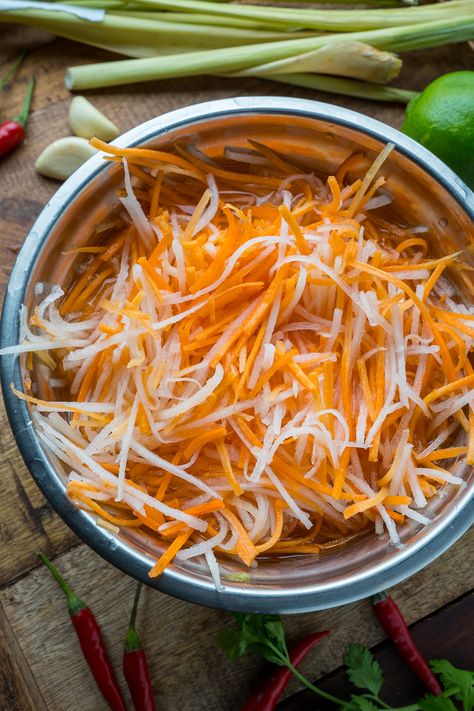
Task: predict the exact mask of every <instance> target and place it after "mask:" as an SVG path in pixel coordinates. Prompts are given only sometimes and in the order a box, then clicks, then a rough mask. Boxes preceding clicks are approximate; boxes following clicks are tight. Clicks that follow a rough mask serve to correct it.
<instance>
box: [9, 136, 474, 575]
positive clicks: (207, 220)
mask: <svg viewBox="0 0 474 711" xmlns="http://www.w3.org/2000/svg"><path fill="white" fill-rule="evenodd" d="M249 143H250V146H251V149H250V150H249V151H248V154H247V153H245V152H244V151H241V152H240V153H239V152H238V151H237V152H235V151H234V155H237V157H240V159H239V160H238V159H237V158H236V159H235V160H231V159H230V158H228V157H227V151H226V152H225V154H224V158H223V160H221V158H220V157H219V155H218V154H216V152H215V151H214V149H213V154H212V156H210V157H207V156H206V155H204V154H202V153H200V152H199V150H197V149H196V148H195V147H193V146H190V145H179V146H175V147H174V150H171V151H168V150H155V149H151V148H150V149H149V148H125V149H123V148H119V147H117V146H112V145H107V144H105V143H103V142H101V141H98V140H97V139H94V140H93V145H94V146H95V147H96V148H97V149H99V150H101V151H103V152H104V154H106V157H107V160H112V161H114V163H115V164H116V165H117V166H118V165H119V164H120V163H123V164H124V166H125V163H126V165H127V170H128V173H127V175H129V176H130V178H131V181H129V180H128V177H127V180H126V181H125V184H124V189H122V188H121V189H120V191H119V194H118V196H119V197H125V198H129V199H128V200H126V204H127V210H128V214H125V213H124V212H123V213H122V212H120V213H119V214H117V212H116V211H114V213H113V215H112V216H111V217H110V219H108V220H106V221H105V222H103V223H101V225H99V226H98V228H97V230H94V232H93V234H91V235H90V240H89V241H90V245H89V246H88V245H83V244H82V243H81V244H80V246H77V247H74V249H72V250H70V254H71V259H73V263H72V264H73V266H72V269H71V271H70V274H69V276H68V278H69V280H70V281H69V282H68V283H66V284H64V285H63V288H64V292H65V293H64V295H62V292H60V291H59V290H56V293H53V292H52V291H51V288H50V287H48V289H47V290H46V291H45V293H44V294H43V295H42V294H41V293H39V295H38V299H37V301H38V303H37V305H36V306H35V308H34V309H33V311H32V313H31V314H30V317H29V320H28V324H27V325H28V326H29V329H30V331H28V328H26V327H25V329H24V332H25V333H26V336H25V341H24V343H23V344H22V345H21V346H20V347H19V352H25V353H26V354H27V357H26V366H27V369H28V370H29V371H31V378H30V379H29V380H27V379H25V392H20V391H19V390H17V389H16V388H15V387H13V386H12V390H13V392H14V393H15V394H16V395H17V396H18V397H19V398H21V399H22V400H24V401H26V402H27V403H28V405H29V407H30V408H31V411H32V418H33V419H34V423H35V426H36V427H37V428H38V430H39V432H40V433H41V438H42V441H43V442H44V443H45V445H46V446H48V447H49V448H50V449H51V451H52V452H53V453H54V456H55V457H58V458H59V459H60V460H62V461H63V462H64V463H65V465H66V466H68V467H69V468H70V470H71V475H70V479H69V481H68V487H67V492H68V495H69V496H70V497H71V500H72V501H73V502H75V504H76V505H78V506H80V507H81V508H83V509H85V510H87V511H89V512H91V511H92V512H94V514H97V515H98V516H99V517H100V518H99V519H98V520H99V522H100V525H109V526H110V527H113V528H110V530H114V531H116V530H117V529H122V528H126V527H129V528H135V529H138V531H139V532H140V533H141V534H143V535H146V536H147V540H149V539H152V540H153V541H156V544H157V546H162V547H163V546H165V550H164V552H163V554H162V555H161V557H160V558H159V560H158V561H157V562H156V564H155V565H154V566H153V567H152V569H151V572H150V575H151V576H152V577H155V576H157V575H160V574H161V573H163V572H164V571H165V569H166V567H167V566H169V565H170V564H171V563H172V561H173V560H174V558H175V556H176V554H177V553H178V552H179V551H180V550H181V549H184V550H185V551H186V553H185V552H184V551H183V553H182V554H180V555H179V556H178V558H181V556H182V558H183V565H184V564H185V559H186V558H187V557H188V555H189V557H191V558H192V557H193V556H201V557H203V556H204V558H203V560H204V559H205V560H206V562H207V563H208V565H209V568H210V570H211V572H212V574H213V575H215V565H214V564H215V559H213V558H212V554H213V553H214V554H217V556H218V559H220V558H221V557H223V556H230V557H234V558H235V557H237V558H238V559H239V560H240V561H241V562H242V564H243V565H245V566H251V565H254V561H255V559H256V558H258V556H259V555H262V554H266V555H270V554H271V555H274V554H275V555H287V554H288V555H289V554H292V555H293V554H295V555H297V554H298V555H310V554H311V555H314V554H318V553H319V552H322V551H324V552H328V553H329V552H330V551H332V550H333V549H337V548H339V547H340V546H342V545H348V544H349V543H350V542H351V541H352V540H353V539H354V538H356V537H357V536H359V535H360V534H362V533H363V532H366V531H367V530H372V531H373V530H374V528H375V529H376V530H379V529H381V527H382V528H385V529H386V530H387V531H388V533H389V535H390V537H391V540H392V542H393V543H394V544H398V541H399V534H398V533H397V530H398V529H399V528H400V527H401V526H403V525H404V522H405V520H409V519H410V516H412V518H414V519H415V520H416V516H415V515H414V514H410V511H411V507H413V509H414V511H415V509H417V508H418V503H419V498H420V497H419V494H420V491H421V492H422V493H423V495H424V496H425V497H426V498H431V497H433V496H435V495H436V494H437V492H438V491H439V490H440V489H441V488H442V487H443V486H445V485H449V486H453V485H457V484H459V483H460V479H459V477H458V475H457V474H456V471H457V470H456V469H455V467H457V465H458V464H459V463H460V462H463V461H464V460H465V461H467V463H468V464H471V465H472V464H474V410H473V407H472V404H473V403H472V396H471V395H472V387H473V386H474V370H473V367H472V364H471V361H470V357H471V354H472V351H473V344H474V323H473V321H474V315H473V314H472V310H470V309H469V308H468V307H467V306H466V304H467V303H468V301H467V299H468V298H469V296H468V297H466V298H465V299H464V301H463V300H462V299H461V296H463V298H464V295H459V296H458V295H457V292H456V291H455V290H454V289H452V288H451V287H450V288H447V287H446V283H447V280H449V278H450V275H451V273H452V272H453V271H454V270H456V274H457V276H458V277H460V279H458V280H457V281H456V283H458V282H460V281H462V280H463V279H464V281H465V283H466V287H467V288H466V291H467V292H468V293H469V294H470V297H472V290H471V291H470V292H469V288H468V286H469V285H468V283H467V281H468V280H467V277H466V274H467V275H468V276H470V275H469V270H470V269H471V267H470V265H468V264H465V263H464V262H463V261H462V257H461V255H460V253H459V252H451V253H450V254H448V255H447V256H442V257H439V255H437V254H432V253H431V252H430V245H431V244H432V240H431V235H430V234H429V232H427V234H426V235H423V237H420V236H414V233H413V231H412V228H411V227H403V226H402V225H404V224H406V222H407V219H406V214H405V212H406V211H405V205H404V204H403V201H402V200H400V198H396V199H395V202H394V204H393V205H391V206H390V207H389V210H388V211H385V209H384V207H380V205H381V201H380V200H379V199H378V197H379V196H380V192H379V190H380V188H381V187H382V186H383V185H384V183H385V176H384V175H383V172H384V165H383V162H384V160H385V158H387V156H388V155H389V153H390V150H391V147H390V146H387V147H386V148H385V149H384V150H383V151H382V153H381V154H380V156H379V157H378V158H376V160H375V162H374V163H373V164H372V165H370V160H369V158H368V156H365V155H362V154H356V155H352V156H349V157H348V158H347V159H346V160H345V161H344V162H343V163H342V165H341V166H340V167H339V169H338V170H337V171H336V174H335V175H330V176H328V177H327V181H326V184H325V185H323V184H322V183H321V182H320V180H319V178H318V179H315V178H314V175H309V174H308V175H305V174H304V172H303V173H302V172H301V171H304V168H301V167H296V166H294V165H293V162H292V159H291V156H290V157H286V156H285V155H284V153H283V152H282V149H281V147H280V146H267V145H264V144H262V143H260V142H258V141H254V140H253V139H249ZM229 155H232V152H231V151H229ZM246 155H248V156H251V158H249V163H248V164H246V163H245V156H246ZM255 156H258V161H256V162H255ZM253 161H254V162H253ZM318 174H319V173H318ZM349 176H350V177H349ZM283 181H284V182H283ZM387 182H388V188H390V176H388V181H387ZM387 192H389V191H387ZM386 195H387V193H384V196H386ZM386 199H388V197H387V198H386V197H384V199H383V200H382V202H385V200H386ZM124 209H125V208H124ZM394 211H395V213H396V212H397V211H398V213H399V218H400V219H397V220H396V221H395V220H392V219H391V215H392V214H393V213H394ZM79 243H80V239H79V234H77V235H75V236H74V241H73V244H79ZM448 243H449V239H448V237H447V241H446V244H448ZM452 243H453V244H454V241H452ZM466 262H467V258H466ZM42 288H43V289H44V287H42ZM453 294H455V296H453ZM41 299H44V301H41ZM25 326H26V324H25ZM33 354H36V356H37V357H36V358H33ZM45 368H48V377H47V378H38V379H36V372H37V370H38V371H40V370H43V372H44V371H45ZM45 380H47V381H48V382H47V383H46V384H44V383H43V381H45ZM414 477H416V478H414ZM453 477H454V478H453ZM446 482H447V483H446ZM451 482H454V483H451ZM416 484H418V486H417V485H416ZM414 502H416V503H414ZM399 507H401V508H399ZM387 516H388V517H389V519H390V520H389V519H388V518H387ZM134 535H138V534H134Z"/></svg>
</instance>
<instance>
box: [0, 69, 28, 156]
mask: <svg viewBox="0 0 474 711" xmlns="http://www.w3.org/2000/svg"><path fill="white" fill-rule="evenodd" d="M34 87H35V80H34V79H30V82H29V84H28V90H27V92H26V96H25V100H24V102H23V106H22V108H21V112H20V114H19V115H18V116H16V117H15V118H14V119H11V120H10V121H4V122H3V123H1V124H0V157H1V156H5V155H6V154H7V153H10V151H12V150H13V149H14V148H16V147H17V146H19V145H20V143H22V142H23V140H24V138H25V136H26V130H25V129H26V124H27V123H28V116H29V113H30V107H31V99H32V96H33V90H34Z"/></svg>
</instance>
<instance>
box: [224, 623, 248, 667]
mask: <svg viewBox="0 0 474 711" xmlns="http://www.w3.org/2000/svg"><path fill="white" fill-rule="evenodd" d="M219 644H220V647H221V649H222V651H223V652H224V654H225V655H226V656H227V657H228V658H229V659H232V660H234V659H238V658H239V657H243V656H244V654H246V653H247V652H248V649H249V648H248V644H247V642H246V640H245V639H244V638H243V637H242V635H241V634H240V631H239V630H222V632H221V634H220V638H219Z"/></svg>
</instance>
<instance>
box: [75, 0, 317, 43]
mask: <svg viewBox="0 0 474 711" xmlns="http://www.w3.org/2000/svg"><path fill="white" fill-rule="evenodd" d="M77 1H78V0H76V2H77ZM79 1H81V0H79ZM215 1H216V2H217V1H218V0H215ZM85 2H97V7H98V6H99V4H100V3H101V2H102V0H84V3H85ZM110 2H115V0H110ZM128 7H130V8H133V9H127V10H119V9H112V10H111V12H112V13H113V14H114V15H120V16H123V17H137V18H143V19H149V20H162V21H163V22H172V23H178V24H181V23H183V22H184V23H187V24H191V25H207V26H210V25H215V26H216V27H240V28H243V29H249V30H263V31H268V32H280V33H288V28H287V27H286V25H285V24H284V23H282V22H269V21H268V22H263V21H262V20H248V19H246V18H240V17H221V16H220V15H205V14H198V13H193V12H164V11H163V12H162V11H160V10H158V11H154V12H153V11H150V9H149V8H146V9H145V8H141V9H140V8H139V7H137V6H135V5H129V6H128ZM292 29H294V28H292ZM298 34H304V33H298ZM311 34H312V35H314V32H312V33H311Z"/></svg>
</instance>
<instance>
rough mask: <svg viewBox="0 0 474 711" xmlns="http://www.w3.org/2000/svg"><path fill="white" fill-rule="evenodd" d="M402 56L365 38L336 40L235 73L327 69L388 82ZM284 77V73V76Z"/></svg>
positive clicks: (242, 75)
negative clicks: (377, 46)
mask: <svg viewBox="0 0 474 711" xmlns="http://www.w3.org/2000/svg"><path fill="white" fill-rule="evenodd" d="M401 66H402V60H401V59H400V58H399V57H397V55H396V54H393V53H392V52H385V51H382V50H380V49H375V47H371V46H370V45H368V44H365V43H364V42H347V41H346V42H332V43H331V44H327V45H325V46H324V47H319V49H315V50H313V51H312V52H306V53H305V54H298V55H296V57H288V58H286V59H279V60H277V61H275V62H267V63H266V64H263V65H262V64H260V65H257V66H255V67H249V68H248V69H244V70H242V71H240V72H235V73H234V74H233V75H232V76H241V77H246V76H247V77H248V76H260V75H269V76H274V75H276V74H301V73H305V72H310V73H316V74H318V73H323V74H331V75H335V76H342V77H351V78H353V79H362V80H364V81H371V82H375V83H377V84H388V82H389V81H391V80H392V79H395V77H397V76H398V75H399V73H400V69H401ZM283 78H284V77H283Z"/></svg>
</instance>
